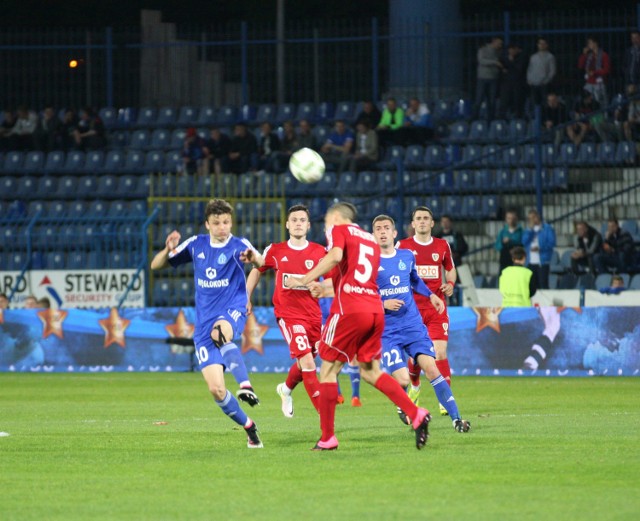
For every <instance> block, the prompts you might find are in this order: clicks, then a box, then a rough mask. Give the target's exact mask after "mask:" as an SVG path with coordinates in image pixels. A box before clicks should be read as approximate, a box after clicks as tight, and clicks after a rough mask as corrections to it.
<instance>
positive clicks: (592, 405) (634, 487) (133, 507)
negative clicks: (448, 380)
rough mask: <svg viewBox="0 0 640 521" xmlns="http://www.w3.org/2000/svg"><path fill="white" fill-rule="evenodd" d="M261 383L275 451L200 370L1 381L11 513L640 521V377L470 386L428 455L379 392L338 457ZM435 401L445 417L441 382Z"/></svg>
mask: <svg viewBox="0 0 640 521" xmlns="http://www.w3.org/2000/svg"><path fill="white" fill-rule="evenodd" d="M252 378H253V382H254V386H255V388H256V391H257V392H258V394H259V396H260V398H261V400H262V405H261V406H259V407H256V408H255V409H253V410H250V411H249V413H250V415H251V416H252V417H253V418H254V419H255V421H256V423H257V424H258V426H259V428H260V432H261V436H262V439H263V442H264V445H265V448H264V449H262V450H249V449H247V448H246V438H245V435H244V432H242V431H241V430H240V429H239V428H237V427H236V426H235V424H233V423H232V422H231V421H230V420H228V419H227V418H225V417H224V416H223V414H222V413H221V412H220V411H219V410H218V408H217V406H216V405H215V404H214V402H213V400H212V399H211V397H210V396H209V395H208V392H207V390H206V387H205V384H204V382H203V381H202V379H201V376H200V375H199V374H157V373H156V374H106V375H105V374H91V375H80V374H75V375H66V374H65V375H62V374H49V375H42V374H37V375H36V374H2V375H0V431H3V432H7V433H9V436H6V437H0V519H2V520H5V521H7V520H20V521H22V520H30V519H37V520H39V521H41V520H56V519H60V520H62V519H64V520H75V519H80V520H83V519H91V520H95V519H101V520H102V519H109V520H111V519H113V520H119V519H132V520H133V519H135V520H147V519H149V520H151V519H153V520H158V519H168V520H173V519H184V520H190V521H191V520H200V519H203V520H205V519H206V520H216V521H217V520H220V521H228V520H240V519H242V520H256V521H261V520H278V521H288V520H300V521H305V520H323V521H327V520H343V519H344V520H395V519H401V520H419V519H438V518H439V519H443V520H448V519H454V518H458V519H490V520H493V519H496V520H497V519H518V520H524V519H532V520H534V519H535V520H536V521H538V520H540V519H557V520H565V519H580V520H585V519H606V520H609V519H637V518H638V513H639V512H640V493H639V492H638V485H639V483H640V449H639V445H640V436H639V430H640V421H639V420H640V407H639V405H640V378H606V379H605V378H589V379H577V378H574V379H559V378H511V379H510V378H497V377H496V378H487V377H484V378H476V377H460V378H456V377H454V380H453V390H454V394H455V396H456V399H457V400H458V403H459V405H460V408H461V411H462V412H463V416H464V417H466V418H468V419H469V420H470V421H471V422H472V430H471V432H470V433H469V434H458V433H456V432H454V430H453V428H452V427H451V422H450V420H449V419H448V418H444V417H440V416H439V415H438V416H436V415H435V414H434V419H433V421H432V424H431V429H430V434H431V436H430V439H429V443H428V444H427V447H426V448H425V449H424V450H422V451H418V450H416V448H415V445H414V437H413V432H412V431H411V430H410V429H409V428H408V427H404V428H403V426H402V425H401V423H400V421H399V420H398V418H397V416H396V413H395V408H394V407H393V405H391V404H390V403H388V402H387V401H386V399H385V398H384V397H383V396H382V395H381V394H379V393H378V391H376V390H375V389H373V388H371V387H369V386H367V385H366V384H363V392H362V398H363V404H364V406H363V407H362V408H360V409H357V408H352V407H351V406H350V405H349V404H348V400H347V403H345V404H344V405H340V406H338V410H337V413H336V427H337V429H336V433H337V436H338V439H339V440H340V448H339V450H338V451H336V452H320V453H317V452H312V451H310V450H309V449H310V447H312V446H313V444H314V443H315V441H316V440H317V438H318V436H319V427H318V418H317V415H316V414H315V411H314V410H313V409H312V407H311V405H310V403H309V400H308V398H307V396H306V394H305V392H304V389H303V388H302V386H300V388H299V389H297V390H296V392H295V393H294V397H295V402H294V403H295V417H294V418H293V419H287V418H284V416H283V415H282V413H281V412H280V399H279V398H278V396H277V395H276V394H275V386H276V384H277V383H278V382H279V381H281V379H282V375H273V374H268V375H254V376H253V377H252ZM341 381H342V387H343V390H344V391H348V388H349V383H348V378H347V377H344V376H343V377H342V378H341ZM227 382H228V383H231V382H232V378H231V377H230V375H228V376H227ZM231 388H232V389H233V390H235V385H233V386H231ZM347 396H348V392H347ZM421 402H422V404H425V405H426V406H427V407H429V408H430V409H432V410H433V411H436V412H437V407H436V401H435V397H434V394H433V392H432V390H431V388H430V387H428V385H427V386H423V391H422V397H421ZM156 422H167V424H166V425H156V424H155V423H156Z"/></svg>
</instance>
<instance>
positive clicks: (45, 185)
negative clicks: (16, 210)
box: [36, 176, 58, 199]
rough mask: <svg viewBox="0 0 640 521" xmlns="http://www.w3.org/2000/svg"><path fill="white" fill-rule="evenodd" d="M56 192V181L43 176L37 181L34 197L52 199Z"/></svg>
mask: <svg viewBox="0 0 640 521" xmlns="http://www.w3.org/2000/svg"><path fill="white" fill-rule="evenodd" d="M57 191H58V182H57V179H56V178H54V177H50V176H43V177H40V178H39V179H38V185H37V187H36V197H38V198H40V199H49V198H51V197H54V196H55V194H56V193H57Z"/></svg>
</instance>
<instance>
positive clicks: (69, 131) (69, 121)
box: [59, 109, 78, 152]
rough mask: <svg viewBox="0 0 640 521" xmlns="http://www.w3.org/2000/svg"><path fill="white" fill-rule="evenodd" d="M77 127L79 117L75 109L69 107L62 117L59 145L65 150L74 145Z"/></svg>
mask: <svg viewBox="0 0 640 521" xmlns="http://www.w3.org/2000/svg"><path fill="white" fill-rule="evenodd" d="M77 127H78V117H77V116H76V113H75V111H74V110H73V109H68V110H67V111H66V112H65V113H64V116H63V118H62V125H60V134H59V147H60V148H61V149H62V150H64V151H65V152H66V151H67V150H70V149H71V148H73V147H74V144H75V139H74V135H75V132H76V128H77Z"/></svg>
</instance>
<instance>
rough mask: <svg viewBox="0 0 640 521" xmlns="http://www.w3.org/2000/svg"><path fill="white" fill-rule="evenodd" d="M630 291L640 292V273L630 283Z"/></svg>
mask: <svg viewBox="0 0 640 521" xmlns="http://www.w3.org/2000/svg"><path fill="white" fill-rule="evenodd" d="M628 289H635V290H640V273H636V274H635V275H634V276H633V278H632V279H631V282H630V283H629V286H628Z"/></svg>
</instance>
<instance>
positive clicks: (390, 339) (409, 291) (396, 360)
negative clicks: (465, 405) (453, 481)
mask: <svg viewBox="0 0 640 521" xmlns="http://www.w3.org/2000/svg"><path fill="white" fill-rule="evenodd" d="M397 235H398V232H397V231H396V226H395V222H394V220H393V218H391V217H389V216H388V215H378V217H376V218H375V219H374V220H373V236H374V237H375V239H376V242H377V243H378V245H379V246H380V267H379V268H378V277H377V279H376V282H377V283H378V291H379V292H380V296H381V297H382V304H383V306H384V332H383V333H382V362H383V365H384V366H385V368H386V369H387V371H389V373H391V375H392V376H393V377H394V378H395V379H396V380H397V381H398V383H399V384H400V385H401V386H402V387H403V388H405V389H406V388H407V387H408V386H409V383H410V380H409V370H408V369H407V363H406V357H407V356H410V357H411V358H413V359H414V360H415V361H416V363H417V364H418V365H420V367H421V368H422V369H423V370H424V373H425V374H426V375H427V378H428V379H429V381H430V382H431V385H432V386H433V389H434V391H435V393H436V396H437V397H438V401H439V402H440V403H441V404H443V405H444V407H445V408H446V409H447V412H448V413H449V416H450V417H451V418H452V419H453V427H454V429H455V430H456V431H457V432H467V431H468V430H469V429H470V428H471V424H470V423H469V422H468V421H466V420H463V419H461V418H460V413H459V412H458V406H457V404H456V400H455V398H454V397H453V395H452V394H451V388H450V387H449V385H448V384H447V382H446V381H445V379H444V377H443V376H442V375H441V374H440V371H439V370H438V368H437V367H436V362H435V356H436V353H435V350H434V347H433V342H432V341H431V339H430V338H429V333H428V331H427V328H426V326H425V325H424V323H423V322H422V318H421V316H420V313H419V312H418V307H417V306H416V303H415V300H414V299H413V292H414V291H415V292H416V293H419V294H421V295H424V296H425V297H428V298H429V299H430V300H431V303H432V304H433V306H434V307H435V308H436V311H437V312H438V313H442V312H443V311H444V303H443V302H442V300H441V299H440V298H439V297H438V296H437V295H436V294H434V293H432V292H431V290H430V289H429V288H428V287H427V286H426V285H425V283H424V282H422V279H421V278H420V277H419V276H418V272H417V271H416V265H415V264H416V263H415V257H414V255H413V253H412V252H411V251H410V250H402V249H399V250H396V249H395V248H394V242H395V238H396V236H397ZM398 415H399V416H400V419H401V420H402V422H403V423H405V424H409V423H410V421H408V419H407V418H406V415H405V414H404V413H403V412H402V411H401V410H398Z"/></svg>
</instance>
